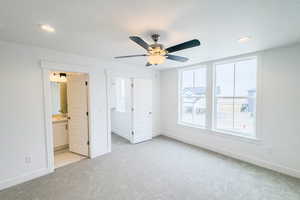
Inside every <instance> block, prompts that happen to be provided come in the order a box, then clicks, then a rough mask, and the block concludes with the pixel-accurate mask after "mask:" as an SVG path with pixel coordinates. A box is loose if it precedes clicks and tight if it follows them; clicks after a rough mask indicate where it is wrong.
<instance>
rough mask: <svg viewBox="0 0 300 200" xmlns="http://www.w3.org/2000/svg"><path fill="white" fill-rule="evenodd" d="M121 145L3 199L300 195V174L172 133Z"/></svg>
mask: <svg viewBox="0 0 300 200" xmlns="http://www.w3.org/2000/svg"><path fill="white" fill-rule="evenodd" d="M113 138H114V137H113ZM121 146H122V148H116V149H115V150H113V152H112V153H110V154H107V155H104V156H101V157H99V158H96V159H93V160H88V159H86V160H82V161H80V162H77V163H74V164H71V165H68V166H65V167H61V168H59V169H57V170H56V172H55V173H53V174H50V175H48V176H44V177H41V178H38V179H35V180H32V181H30V182H27V183H24V184H21V185H18V186H15V187H12V188H9V189H6V190H4V191H1V192H0V199H1V200H50V199H51V200H85V199H87V200H94V199H95V200H96V199H97V200H167V199H168V200H191V199H193V200H194V199H195V200H217V199H220V200H279V199H282V200H299V199H300V180H299V179H295V178H292V177H288V176H284V175H281V174H279V173H276V172H272V171H269V170H266V169H262V168H260V167H256V166H253V165H250V164H247V163H244V162H240V161H237V160H234V159H230V158H228V157H225V156H221V155H219V154H215V153H212V152H208V151H205V150H202V149H199V148H196V147H193V146H190V145H187V144H183V143H180V142H177V141H174V140H172V139H169V138H166V137H157V138H155V139H153V140H152V141H148V142H144V143H140V144H136V145H131V144H129V143H126V144H124V145H121Z"/></svg>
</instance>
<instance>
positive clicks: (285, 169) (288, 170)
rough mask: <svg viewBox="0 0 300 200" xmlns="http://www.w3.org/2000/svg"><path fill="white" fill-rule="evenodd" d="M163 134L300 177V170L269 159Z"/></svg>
mask: <svg viewBox="0 0 300 200" xmlns="http://www.w3.org/2000/svg"><path fill="white" fill-rule="evenodd" d="M162 135H165V136H167V137H170V138H173V139H175V140H178V141H181V142H184V143H187V144H191V145H194V146H198V147H201V148H203V149H207V150H210V151H213V152H216V153H219V154H222V155H225V156H229V157H232V158H235V159H238V160H241V161H244V162H248V163H251V164H254V165H257V166H260V167H263V168H266V169H270V170H273V171H276V172H279V173H282V174H285V175H288V176H292V177H296V178H300V171H299V170H296V169H291V168H289V167H285V166H282V165H278V164H276V163H271V162H269V161H265V160H261V159H257V158H253V157H249V156H245V155H241V154H237V153H234V152H230V151H227V150H223V149H220V148H216V147H214V146H210V145H206V144H200V143H198V142H196V141H191V140H188V139H187V138H184V137H179V136H177V135H176V136H175V135H173V134H169V133H168V132H165V131H163V132H162Z"/></svg>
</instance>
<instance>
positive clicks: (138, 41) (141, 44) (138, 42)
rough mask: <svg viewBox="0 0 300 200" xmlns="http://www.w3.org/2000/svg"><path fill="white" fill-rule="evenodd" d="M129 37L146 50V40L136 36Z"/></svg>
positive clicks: (147, 46)
mask: <svg viewBox="0 0 300 200" xmlns="http://www.w3.org/2000/svg"><path fill="white" fill-rule="evenodd" d="M129 38H130V39H131V40H132V41H134V42H135V43H137V44H138V45H140V46H141V47H143V48H144V49H146V50H147V51H148V49H149V44H147V42H145V41H144V40H143V39H142V38H140V37H138V36H130V37H129Z"/></svg>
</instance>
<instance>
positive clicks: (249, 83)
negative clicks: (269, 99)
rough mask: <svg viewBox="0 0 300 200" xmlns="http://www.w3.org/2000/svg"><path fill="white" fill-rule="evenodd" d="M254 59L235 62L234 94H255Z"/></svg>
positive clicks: (245, 95)
mask: <svg viewBox="0 0 300 200" xmlns="http://www.w3.org/2000/svg"><path fill="white" fill-rule="evenodd" d="M255 93H256V59H252V60H246V61H241V62H237V63H236V65H235V96H244V97H247V96H249V95H255Z"/></svg>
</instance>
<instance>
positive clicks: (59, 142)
mask: <svg viewBox="0 0 300 200" xmlns="http://www.w3.org/2000/svg"><path fill="white" fill-rule="evenodd" d="M52 125H53V141H54V149H56V150H58V149H61V148H66V147H68V144H69V137H68V121H67V120H61V121H55V122H53V123H52Z"/></svg>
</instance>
